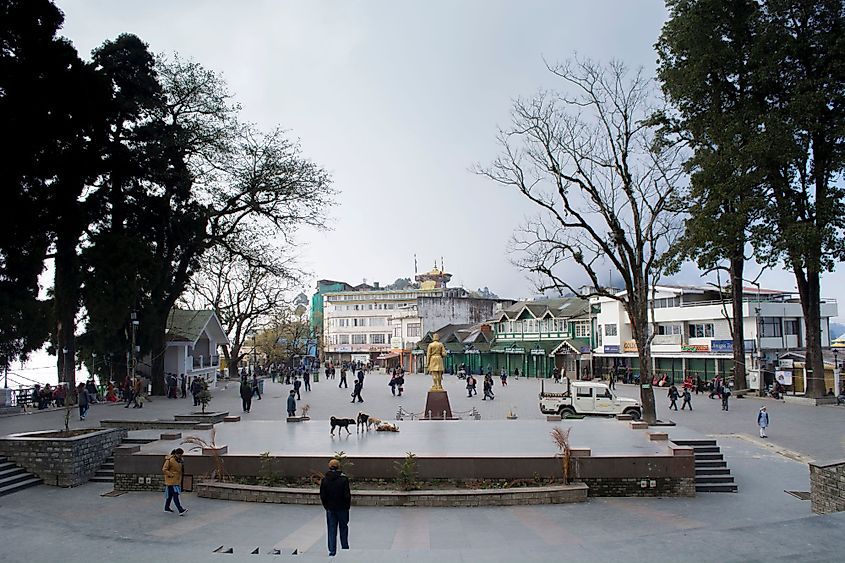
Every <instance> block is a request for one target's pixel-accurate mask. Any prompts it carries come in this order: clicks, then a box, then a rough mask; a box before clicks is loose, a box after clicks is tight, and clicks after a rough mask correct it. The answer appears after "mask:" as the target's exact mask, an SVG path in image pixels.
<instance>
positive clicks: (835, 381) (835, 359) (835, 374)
mask: <svg viewBox="0 0 845 563" xmlns="http://www.w3.org/2000/svg"><path fill="white" fill-rule="evenodd" d="M839 373H840V372H839V350H837V349H836V348H834V349H833V394H834V395H835V396H837V397H838V396H839V392H840V391H841V384H840V382H839Z"/></svg>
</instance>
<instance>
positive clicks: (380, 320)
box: [370, 317, 387, 326]
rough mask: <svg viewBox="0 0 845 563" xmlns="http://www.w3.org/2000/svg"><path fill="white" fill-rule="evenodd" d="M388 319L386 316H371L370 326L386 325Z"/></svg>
mask: <svg viewBox="0 0 845 563" xmlns="http://www.w3.org/2000/svg"><path fill="white" fill-rule="evenodd" d="M386 325H387V319H385V318H384V317H370V326H386Z"/></svg>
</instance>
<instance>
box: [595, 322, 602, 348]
mask: <svg viewBox="0 0 845 563" xmlns="http://www.w3.org/2000/svg"><path fill="white" fill-rule="evenodd" d="M596 344H597V345H598V346H601V345H602V343H601V325H598V326H597V327H596Z"/></svg>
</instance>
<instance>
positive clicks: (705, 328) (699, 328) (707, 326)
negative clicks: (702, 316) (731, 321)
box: [689, 323, 713, 338]
mask: <svg viewBox="0 0 845 563" xmlns="http://www.w3.org/2000/svg"><path fill="white" fill-rule="evenodd" d="M689 335H690V338H713V323H703V324H690V325H689Z"/></svg>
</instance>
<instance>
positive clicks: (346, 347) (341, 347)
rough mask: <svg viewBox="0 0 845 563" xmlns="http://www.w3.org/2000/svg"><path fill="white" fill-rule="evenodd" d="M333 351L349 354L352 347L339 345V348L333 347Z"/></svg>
mask: <svg viewBox="0 0 845 563" xmlns="http://www.w3.org/2000/svg"><path fill="white" fill-rule="evenodd" d="M334 351H335V352H351V351H352V346H350V345H348V344H344V345H341V346H335V348H334Z"/></svg>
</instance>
